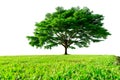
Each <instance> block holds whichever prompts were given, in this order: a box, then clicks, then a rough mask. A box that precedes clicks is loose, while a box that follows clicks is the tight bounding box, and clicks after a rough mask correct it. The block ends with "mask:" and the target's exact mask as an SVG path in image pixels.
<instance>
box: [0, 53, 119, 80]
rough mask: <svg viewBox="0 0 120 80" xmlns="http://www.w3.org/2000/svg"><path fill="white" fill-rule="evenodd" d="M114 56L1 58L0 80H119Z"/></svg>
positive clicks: (117, 66)
mask: <svg viewBox="0 0 120 80" xmlns="http://www.w3.org/2000/svg"><path fill="white" fill-rule="evenodd" d="M114 63H115V56H113V55H41V56H37V55H36V56H1V57H0V80H120V65H116V64H114Z"/></svg>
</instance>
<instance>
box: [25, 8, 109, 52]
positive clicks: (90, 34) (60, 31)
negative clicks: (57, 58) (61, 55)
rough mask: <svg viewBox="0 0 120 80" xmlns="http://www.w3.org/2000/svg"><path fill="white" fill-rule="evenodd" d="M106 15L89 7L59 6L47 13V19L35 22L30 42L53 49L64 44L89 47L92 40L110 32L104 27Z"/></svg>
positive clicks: (98, 39)
mask: <svg viewBox="0 0 120 80" xmlns="http://www.w3.org/2000/svg"><path fill="white" fill-rule="evenodd" d="M103 20H104V16H103V15H101V14H94V13H93V11H90V9H89V8H87V7H84V8H79V7H72V8H70V9H64V8H63V7H57V8H56V11H55V12H53V13H47V14H46V16H45V19H44V20H42V21H40V22H37V23H36V24H35V26H36V28H35V30H34V36H27V38H28V40H29V44H30V45H31V46H36V47H37V48H42V47H44V48H45V49H51V48H52V47H54V46H58V45H62V46H63V47H64V48H65V54H67V49H68V48H71V49H75V46H78V47H80V48H81V47H88V46H89V45H90V42H100V41H103V40H105V39H106V38H107V36H108V35H110V33H109V32H108V30H107V29H105V28H104V27H103V22H102V21H103Z"/></svg>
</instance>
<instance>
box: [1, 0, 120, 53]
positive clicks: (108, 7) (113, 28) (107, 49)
mask: <svg viewBox="0 0 120 80" xmlns="http://www.w3.org/2000/svg"><path fill="white" fill-rule="evenodd" d="M57 6H63V7H64V8H65V9H68V8H71V7H77V6H79V7H81V8H82V7H84V6H87V7H88V8H90V10H93V11H94V13H98V14H102V15H104V16H105V19H104V27H105V28H106V29H108V31H110V33H111V34H112V35H111V36H109V37H108V39H106V40H105V41H103V42H100V43H94V44H91V45H90V47H89V48H77V49H75V50H71V49H69V50H68V53H70V54H113V55H120V36H119V35H120V3H119V0H0V55H35V54H63V53H64V48H63V47H62V46H59V47H56V48H53V49H52V50H44V49H36V48H33V47H31V46H30V45H29V44H28V40H27V38H26V36H28V35H33V31H34V29H35V26H34V25H35V22H40V21H41V20H43V19H44V16H45V14H46V13H48V12H53V11H55V8H56V7H57Z"/></svg>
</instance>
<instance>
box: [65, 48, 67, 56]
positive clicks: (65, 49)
mask: <svg viewBox="0 0 120 80" xmlns="http://www.w3.org/2000/svg"><path fill="white" fill-rule="evenodd" d="M65 55H67V47H65Z"/></svg>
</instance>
